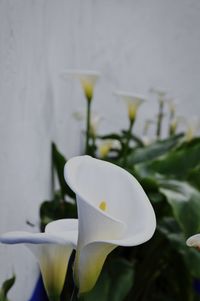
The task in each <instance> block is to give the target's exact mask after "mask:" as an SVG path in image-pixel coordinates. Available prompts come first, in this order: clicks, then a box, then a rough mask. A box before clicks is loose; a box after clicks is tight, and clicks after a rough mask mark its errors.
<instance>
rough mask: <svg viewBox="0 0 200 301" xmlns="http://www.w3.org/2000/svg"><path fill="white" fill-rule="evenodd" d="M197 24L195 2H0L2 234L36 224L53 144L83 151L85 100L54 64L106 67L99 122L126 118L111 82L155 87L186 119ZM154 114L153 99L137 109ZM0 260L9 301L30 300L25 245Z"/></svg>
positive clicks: (30, 266)
mask: <svg viewBox="0 0 200 301" xmlns="http://www.w3.org/2000/svg"><path fill="white" fill-rule="evenodd" d="M199 27H200V2H199V0H168V1H166V0H124V1H120V0H101V1H100V0H99V1H97V0H84V1H81V0H79V1H78V0H34V1H31V0H0V141H1V148H0V233H3V232H5V231H7V230H14V229H22V230H30V231H36V230H37V227H36V228H34V229H30V227H28V226H27V225H26V220H27V219H28V220H30V221H31V222H33V223H34V224H36V225H37V224H38V221H39V218H38V208H39V204H40V202H41V201H43V200H44V199H45V198H48V197H50V191H51V190H50V180H51V179H50V141H51V140H52V139H53V140H55V141H56V142H57V144H58V145H59V146H60V148H61V150H62V151H63V152H64V153H65V154H66V155H67V156H68V157H70V156H72V155H74V154H77V153H79V150H80V144H81V142H80V141H81V135H80V125H79V124H77V123H76V122H75V121H74V120H73V118H72V112H74V111H77V110H79V111H80V110H84V105H85V100H84V98H83V95H82V91H81V88H80V86H79V84H78V83H77V82H75V81H72V80H69V81H63V80H61V79H60V78H59V73H60V71H62V70H63V69H65V68H86V69H97V70H99V71H100V72H101V73H102V78H101V79H100V81H99V83H98V84H97V87H96V91H95V92H96V93H95V99H94V110H95V111H98V112H100V114H102V115H104V116H105V117H106V120H105V122H104V126H103V127H104V129H105V127H106V128H109V129H115V128H121V127H122V126H126V124H127V121H126V118H125V108H124V107H123V104H122V103H120V102H117V101H116V100H115V98H114V96H113V95H112V90H113V89H115V88H118V89H119V88H120V89H123V90H129V91H133V92H137V93H142V94H148V91H149V89H150V88H151V87H159V88H160V87H161V88H163V89H164V90H166V91H168V92H169V94H170V95H172V96H175V97H178V98H179V99H180V100H181V101H182V102H181V104H180V111H181V113H183V114H184V113H185V114H187V115H188V116H192V115H195V114H198V112H199V110H200V101H199V95H200V91H199V90H200V88H199V87H200V86H199V82H200V56H199V53H200V31H199ZM150 98H152V97H150ZM154 115H155V102H153V99H150V100H149V103H147V104H146V105H145V106H144V107H143V109H141V116H142V118H144V117H150V116H154ZM140 126H141V122H139V123H138V126H137V128H138V131H141V129H140ZM74 135H75V136H74ZM74 137H75V138H74ZM79 138H80V139H79ZM0 267H1V268H0V282H1V281H3V279H4V278H6V277H7V276H10V274H11V273H12V270H14V271H15V272H16V274H17V283H16V285H15V288H14V289H13V290H12V293H11V294H10V298H11V299H12V300H13V301H27V299H28V296H29V295H30V292H31V289H32V286H33V283H34V281H35V279H36V274H37V267H36V265H35V261H34V260H33V258H32V257H31V255H30V254H29V253H28V251H26V249H23V247H5V246H1V247H0Z"/></svg>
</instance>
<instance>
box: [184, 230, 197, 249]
mask: <svg viewBox="0 0 200 301" xmlns="http://www.w3.org/2000/svg"><path fill="white" fill-rule="evenodd" d="M186 244H187V246H188V247H195V248H197V249H198V250H199V251H200V234H195V235H193V236H190V237H189V238H188V239H187V241H186Z"/></svg>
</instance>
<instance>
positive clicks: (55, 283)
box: [26, 244, 73, 300]
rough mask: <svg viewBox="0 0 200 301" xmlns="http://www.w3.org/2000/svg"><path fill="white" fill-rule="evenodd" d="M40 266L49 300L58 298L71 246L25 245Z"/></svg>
mask: <svg viewBox="0 0 200 301" xmlns="http://www.w3.org/2000/svg"><path fill="white" fill-rule="evenodd" d="M26 246H27V247H28V248H29V249H30V250H31V252H32V253H33V254H34V255H35V257H36V258H37V260H38V263H39V265H40V270H41V273H42V278H43V282H44V285H45V289H46V291H47V294H48V296H49V299H50V300H53V299H54V298H58V297H59V296H60V294H61V292H62V289H63V286H64V281H65V277H66V272H67V267H68V262H69V258H70V256H71V253H72V250H73V247H72V245H71V244H70V245H59V244H39V245H35V244H27V245H26Z"/></svg>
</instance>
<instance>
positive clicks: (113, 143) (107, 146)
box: [98, 139, 121, 158]
mask: <svg viewBox="0 0 200 301" xmlns="http://www.w3.org/2000/svg"><path fill="white" fill-rule="evenodd" d="M120 148H121V145H120V142H119V141H118V140H116V139H105V140H104V141H103V142H101V143H100V144H99V145H98V155H99V157H100V158H106V157H107V156H108V154H109V152H110V150H111V149H120Z"/></svg>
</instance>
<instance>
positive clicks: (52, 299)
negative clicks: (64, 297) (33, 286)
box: [49, 296, 60, 301]
mask: <svg viewBox="0 0 200 301" xmlns="http://www.w3.org/2000/svg"><path fill="white" fill-rule="evenodd" d="M49 301H60V297H59V296H49Z"/></svg>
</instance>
